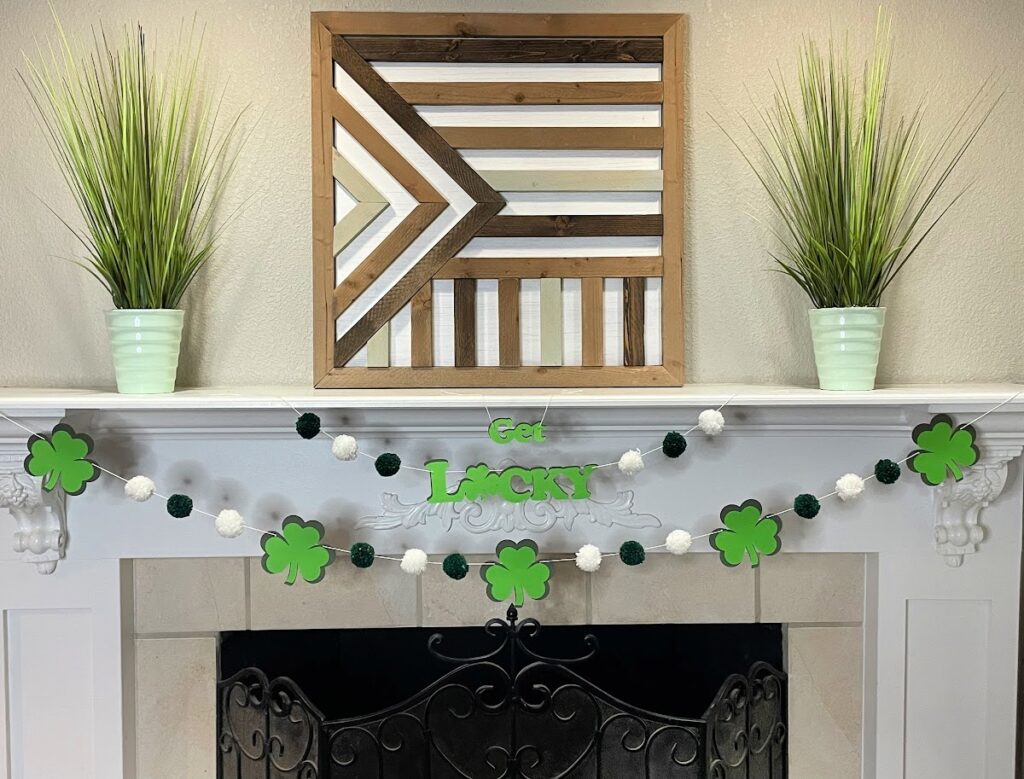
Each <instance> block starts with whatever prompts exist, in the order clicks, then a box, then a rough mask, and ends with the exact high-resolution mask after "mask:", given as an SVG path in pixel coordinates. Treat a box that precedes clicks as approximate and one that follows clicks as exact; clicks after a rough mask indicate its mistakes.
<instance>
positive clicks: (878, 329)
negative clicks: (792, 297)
mask: <svg viewBox="0 0 1024 779" xmlns="http://www.w3.org/2000/svg"><path fill="white" fill-rule="evenodd" d="M810 315H811V338H812V339H813V340H814V361H815V363H816V364H817V366H818V386H819V387H821V388H822V389H823V390H847V391H851V390H872V389H874V388H875V373H876V372H877V370H878V353H879V351H881V348H882V327H883V325H884V324H885V309H884V308H867V307H864V308H815V309H811V311H810Z"/></svg>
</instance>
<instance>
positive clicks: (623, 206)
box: [498, 192, 661, 216]
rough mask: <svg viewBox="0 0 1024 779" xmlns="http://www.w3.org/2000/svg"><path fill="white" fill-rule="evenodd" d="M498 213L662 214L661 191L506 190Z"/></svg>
mask: <svg viewBox="0 0 1024 779" xmlns="http://www.w3.org/2000/svg"><path fill="white" fill-rule="evenodd" d="M502 195H504V197H505V207H504V208H503V209H501V211H500V212H499V213H498V216H553V215H557V214H576V215H577V216H613V215H615V214H660V213H661V193H660V192H503V193H502Z"/></svg>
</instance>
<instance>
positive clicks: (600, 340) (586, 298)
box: [580, 277, 604, 367]
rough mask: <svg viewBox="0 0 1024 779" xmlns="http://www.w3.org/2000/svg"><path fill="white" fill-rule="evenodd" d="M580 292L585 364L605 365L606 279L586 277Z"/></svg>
mask: <svg viewBox="0 0 1024 779" xmlns="http://www.w3.org/2000/svg"><path fill="white" fill-rule="evenodd" d="M580 294H581V298H582V300H581V301H580V308H581V309H582V321H583V324H582V330H583V364H584V365H585V366H590V367H596V366H600V365H604V279H603V278H600V277H588V278H584V279H583V282H582V289H581V291H580Z"/></svg>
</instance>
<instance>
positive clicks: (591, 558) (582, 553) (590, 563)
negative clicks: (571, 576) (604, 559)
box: [576, 544, 601, 573]
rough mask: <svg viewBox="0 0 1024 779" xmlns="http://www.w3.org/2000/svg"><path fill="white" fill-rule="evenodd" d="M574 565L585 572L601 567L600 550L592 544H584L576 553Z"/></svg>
mask: <svg viewBox="0 0 1024 779" xmlns="http://www.w3.org/2000/svg"><path fill="white" fill-rule="evenodd" d="M576 567H577V568H579V569H580V570H581V571H585V572H587V573H594V572H595V571H597V569H598V568H600V567H601V550H600V549H598V548H597V547H596V546H594V545H593V544H584V545H583V546H581V547H580V550H579V551H578V552H577V553H576Z"/></svg>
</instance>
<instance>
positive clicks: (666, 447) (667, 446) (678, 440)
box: [661, 430, 686, 457]
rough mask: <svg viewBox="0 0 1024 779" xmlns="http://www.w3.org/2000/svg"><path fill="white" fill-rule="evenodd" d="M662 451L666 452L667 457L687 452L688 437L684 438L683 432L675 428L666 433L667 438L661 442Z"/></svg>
mask: <svg viewBox="0 0 1024 779" xmlns="http://www.w3.org/2000/svg"><path fill="white" fill-rule="evenodd" d="M661 451H663V452H664V453H665V456H666V457H678V456H679V455H681V454H682V453H683V452H685V451H686V439H685V438H683V434H682V433H677V432H676V431H675V430H673V431H672V432H671V433H666V434H665V440H664V441H662V442H661Z"/></svg>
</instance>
